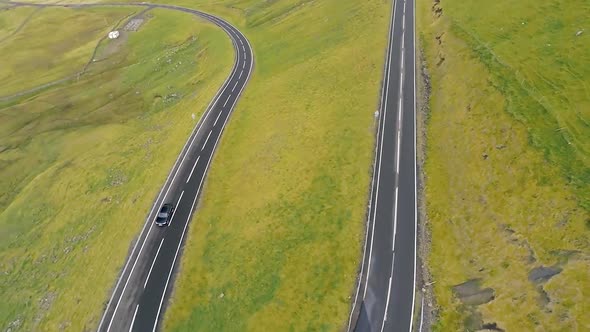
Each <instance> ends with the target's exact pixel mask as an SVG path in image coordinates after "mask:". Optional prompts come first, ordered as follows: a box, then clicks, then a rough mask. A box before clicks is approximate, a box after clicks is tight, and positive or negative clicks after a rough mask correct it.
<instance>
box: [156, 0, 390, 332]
mask: <svg viewBox="0 0 590 332" xmlns="http://www.w3.org/2000/svg"><path fill="white" fill-rule="evenodd" d="M225 6H227V4H223V5H212V6H210V7H204V8H203V7H199V8H201V9H205V10H209V11H211V12H215V13H223V14H227V15H228V16H227V17H229V18H230V19H231V20H232V21H234V22H238V24H239V26H240V28H241V29H243V31H244V32H245V34H246V36H247V37H248V38H249V39H250V41H251V42H252V46H253V49H254V51H255V60H256V69H255V73H254V75H253V76H252V79H251V82H250V83H249V84H248V86H247V88H246V90H245V93H244V95H243V97H242V99H241V100H240V102H239V104H238V105H237V108H236V110H235V113H234V114H233V115H232V118H231V120H230V122H229V125H228V127H227V128H226V130H227V131H226V132H225V133H224V136H223V139H222V141H221V144H220V145H219V150H218V152H217V153H216V156H215V159H214V161H213V163H212V168H211V170H210V174H209V177H208V180H207V185H206V188H205V191H204V195H203V200H202V203H201V204H200V206H199V209H198V211H197V213H196V216H195V219H194V220H193V224H191V227H190V228H189V236H188V238H187V244H186V248H185V250H184V254H183V258H182V265H181V268H180V273H179V275H178V279H177V283H176V285H175V291H174V295H173V298H172V303H171V306H170V307H169V309H168V310H167V311H166V317H165V329H167V330H171V331H199V330H203V331H243V330H269V331H281V330H338V329H340V328H342V327H343V326H345V324H346V322H347V318H348V313H349V309H350V303H351V300H350V295H351V294H352V293H353V288H354V286H355V279H356V275H357V268H358V264H359V260H360V255H361V252H362V250H361V243H362V240H363V228H364V215H365V213H366V204H367V199H368V191H369V188H368V187H369V183H370V170H371V161H372V153H373V141H374V135H375V128H374V116H373V113H374V112H375V110H376V109H377V104H378V100H379V91H380V89H379V86H380V82H381V77H382V69H383V60H384V54H385V47H386V42H387V31H386V30H387V27H388V22H389V8H390V7H389V3H388V2H385V1H381V0H377V1H373V0H371V1H362V2H359V1H340V0H338V1H321V2H319V1H279V2H258V1H245V2H241V3H239V4H238V5H235V4H234V6H233V8H232V9H227V7H225ZM222 294H223V296H222Z"/></svg>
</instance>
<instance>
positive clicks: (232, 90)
mask: <svg viewBox="0 0 590 332" xmlns="http://www.w3.org/2000/svg"><path fill="white" fill-rule="evenodd" d="M238 83H240V81H236V84H234V87H233V88H232V89H231V92H234V90H235V89H236V86H238Z"/></svg>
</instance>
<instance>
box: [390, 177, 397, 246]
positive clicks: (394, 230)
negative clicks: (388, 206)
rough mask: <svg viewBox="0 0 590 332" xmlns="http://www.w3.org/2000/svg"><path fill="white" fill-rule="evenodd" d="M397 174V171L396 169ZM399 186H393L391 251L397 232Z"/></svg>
mask: <svg viewBox="0 0 590 332" xmlns="http://www.w3.org/2000/svg"><path fill="white" fill-rule="evenodd" d="M398 174H399V171H398ZM398 191H399V187H398V186H397V185H396V187H395V200H394V203H393V240H392V241H391V242H392V243H391V251H395V236H396V234H397V199H398V197H399V196H398Z"/></svg>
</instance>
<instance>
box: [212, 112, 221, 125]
mask: <svg viewBox="0 0 590 332" xmlns="http://www.w3.org/2000/svg"><path fill="white" fill-rule="evenodd" d="M222 113H223V110H221V111H220V112H219V114H218V115H217V118H215V122H213V127H215V126H216V125H217V120H219V117H220V116H221V114H222Z"/></svg>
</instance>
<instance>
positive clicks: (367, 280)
mask: <svg viewBox="0 0 590 332" xmlns="http://www.w3.org/2000/svg"><path fill="white" fill-rule="evenodd" d="M396 8H397V6H396V1H394V2H393V15H392V20H391V23H390V29H389V45H388V50H387V74H386V75H387V85H385V84H384V85H383V94H384V95H385V102H384V104H383V105H384V111H383V114H382V116H383V124H382V128H383V129H382V130H381V143H380V144H381V147H380V150H379V168H378V170H377V185H376V193H375V206H374V207H373V218H372V220H373V230H372V232H371V246H370V248H369V260H368V264H367V277H366V278H365V290H364V291H363V299H364V298H365V297H366V296H367V288H368V283H369V275H370V274H371V257H372V256H373V243H374V240H375V216H376V214H377V204H378V198H379V183H380V180H381V157H382V156H383V137H384V135H383V131H384V130H385V120H386V119H387V100H388V97H389V92H388V91H387V90H386V89H385V86H387V88H389V77H390V76H391V49H392V41H393V34H394V31H395V11H396ZM363 263H364V257H363ZM355 303H356V299H355ZM353 311H354V307H353ZM351 319H352V312H351ZM348 328H349V329H350V320H349V327H348Z"/></svg>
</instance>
